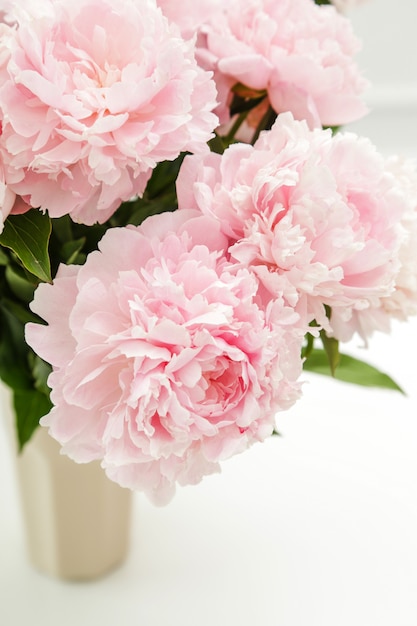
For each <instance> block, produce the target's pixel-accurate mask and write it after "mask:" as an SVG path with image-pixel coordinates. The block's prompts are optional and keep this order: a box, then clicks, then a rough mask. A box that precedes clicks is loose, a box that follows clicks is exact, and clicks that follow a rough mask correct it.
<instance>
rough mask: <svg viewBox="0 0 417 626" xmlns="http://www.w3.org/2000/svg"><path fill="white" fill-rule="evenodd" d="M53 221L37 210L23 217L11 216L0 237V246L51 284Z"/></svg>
mask: <svg viewBox="0 0 417 626" xmlns="http://www.w3.org/2000/svg"><path fill="white" fill-rule="evenodd" d="M50 234H51V220H50V219H49V217H48V216H47V215H43V214H42V213H41V212H40V211H38V210H37V209H31V210H30V211H28V212H27V213H24V214H23V215H9V217H8V218H7V220H6V222H5V224H4V230H3V232H2V233H1V235H0V244H1V245H3V246H5V247H6V248H10V249H11V250H13V252H14V253H15V254H16V256H17V257H18V258H19V259H20V261H21V262H22V264H23V266H24V267H25V268H26V269H27V270H28V271H29V272H30V273H31V274H34V275H35V276H37V277H38V278H40V280H42V281H45V282H51V280H52V277H51V267H50V262H49V254H48V243H49V237H50Z"/></svg>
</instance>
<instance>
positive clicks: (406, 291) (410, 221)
mask: <svg viewBox="0 0 417 626" xmlns="http://www.w3.org/2000/svg"><path fill="white" fill-rule="evenodd" d="M386 175H387V177H390V176H391V178H392V192H393V196H394V197H395V195H397V199H396V202H397V203H398V202H401V203H402V204H403V209H404V210H403V212H402V216H401V220H400V223H399V224H398V230H399V232H401V230H402V240H401V246H400V248H399V251H398V259H399V262H400V266H399V271H398V272H397V274H396V276H395V282H394V288H393V289H392V291H391V292H390V293H389V295H387V296H385V297H383V298H381V300H379V301H378V302H376V303H374V304H373V305H371V306H369V307H366V308H365V309H362V310H354V309H353V310H352V309H347V310H343V309H342V308H339V309H335V310H334V312H333V315H332V327H333V331H334V334H335V335H336V336H337V337H338V339H340V340H342V341H348V340H349V339H351V337H352V335H353V334H354V333H355V332H358V333H359V334H360V335H361V336H362V337H363V338H364V339H365V340H366V338H367V337H370V336H371V335H372V333H373V332H374V331H375V330H378V331H382V332H389V331H390V330H391V322H392V320H393V319H398V320H401V321H405V320H407V319H408V318H409V317H410V316H412V315H416V314H417V169H416V163H415V162H414V161H411V160H409V161H401V160H400V159H399V158H398V157H390V158H389V159H388V160H387V162H386Z"/></svg>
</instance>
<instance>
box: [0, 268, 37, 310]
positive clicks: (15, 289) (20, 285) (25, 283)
mask: <svg viewBox="0 0 417 626" xmlns="http://www.w3.org/2000/svg"><path fill="white" fill-rule="evenodd" d="M28 276H30V277H31V278H33V276H32V275H31V274H27V273H26V272H25V270H24V269H23V268H22V267H20V266H19V265H12V264H10V265H8V266H7V267H6V271H5V277H6V280H7V283H8V285H9V287H10V289H11V291H12V293H13V294H14V295H15V296H16V297H17V298H18V299H19V300H22V301H23V302H26V303H27V304H29V302H32V300H33V294H34V291H35V288H36V287H37V282H38V281H36V283H35V284H34V283H33V282H32V281H30V280H28ZM35 280H36V279H35Z"/></svg>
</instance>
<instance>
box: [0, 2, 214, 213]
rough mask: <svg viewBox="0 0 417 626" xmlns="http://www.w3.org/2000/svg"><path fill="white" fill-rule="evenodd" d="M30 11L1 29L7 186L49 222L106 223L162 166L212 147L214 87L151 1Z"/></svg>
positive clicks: (0, 145) (0, 106)
mask: <svg viewBox="0 0 417 626" xmlns="http://www.w3.org/2000/svg"><path fill="white" fill-rule="evenodd" d="M35 8H36V11H35V10H34V8H33V11H32V12H30V11H29V9H27V10H26V9H25V8H24V7H23V8H21V9H20V10H19V8H18V7H17V8H16V11H15V18H16V20H17V26H16V27H15V28H14V27H7V26H5V25H3V29H4V30H3V36H2V43H1V45H0V84H1V88H0V117H1V121H2V133H1V137H0V151H1V155H2V159H3V162H4V167H5V176H6V180H7V183H8V185H9V186H10V188H11V189H12V190H13V191H14V192H15V193H16V194H18V195H20V196H22V198H23V199H24V200H25V201H26V202H27V204H30V205H31V206H33V207H39V208H40V209H41V210H42V211H44V210H48V212H49V214H50V215H51V216H52V217H60V216H62V215H64V214H70V215H71V217H72V218H73V219H74V220H75V221H79V222H83V223H85V224H93V223H95V222H100V223H102V222H104V221H105V220H106V219H108V218H109V217H110V216H111V215H112V213H113V212H114V211H115V210H116V209H117V208H118V207H119V205H120V203H121V202H122V201H126V200H129V199H131V198H132V197H134V196H135V195H141V194H142V193H143V191H144V189H145V186H146V183H147V181H148V179H149V177H150V175H151V172H152V169H153V168H154V167H155V165H156V164H157V163H158V162H161V161H164V160H172V159H175V158H176V157H177V156H178V155H179V154H180V153H181V152H182V151H191V152H193V151H196V150H200V149H203V148H204V149H205V148H206V142H207V140H208V139H209V138H210V137H211V133H212V130H213V128H214V127H215V126H216V123H217V118H216V116H215V115H214V114H213V113H212V112H211V111H212V109H213V108H214V106H215V98H216V91H215V87H214V83H213V82H212V80H211V79H210V75H209V74H208V73H207V72H204V71H203V70H202V69H201V68H200V67H199V66H198V65H197V63H196V61H195V58H194V48H193V45H192V43H191V42H188V43H186V42H185V41H184V40H183V39H182V38H181V37H180V35H179V31H178V29H177V28H176V27H175V26H174V25H169V23H168V21H167V19H166V18H165V17H164V16H163V15H162V13H161V11H160V10H159V9H158V8H157V7H156V6H155V5H154V3H153V2H151V1H150V0H144V1H141V2H136V1H135V0H77V1H75V2H74V1H72V0H55V1H54V2H50V1H48V0H43V1H42V2H40V3H39V4H37V5H36V7H35ZM11 17H12V16H11V15H10V16H9V18H10V19H11Z"/></svg>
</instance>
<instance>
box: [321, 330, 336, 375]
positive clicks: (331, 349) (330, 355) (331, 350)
mask: <svg viewBox="0 0 417 626" xmlns="http://www.w3.org/2000/svg"><path fill="white" fill-rule="evenodd" d="M320 339H321V341H322V343H323V348H324V351H325V353H326V355H327V359H328V361H329V366H330V371H331V373H332V376H334V375H335V372H336V368H337V366H338V365H339V363H340V353H339V342H338V341H337V339H335V338H334V337H328V336H327V335H326V333H325V332H324V330H321V331H320Z"/></svg>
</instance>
